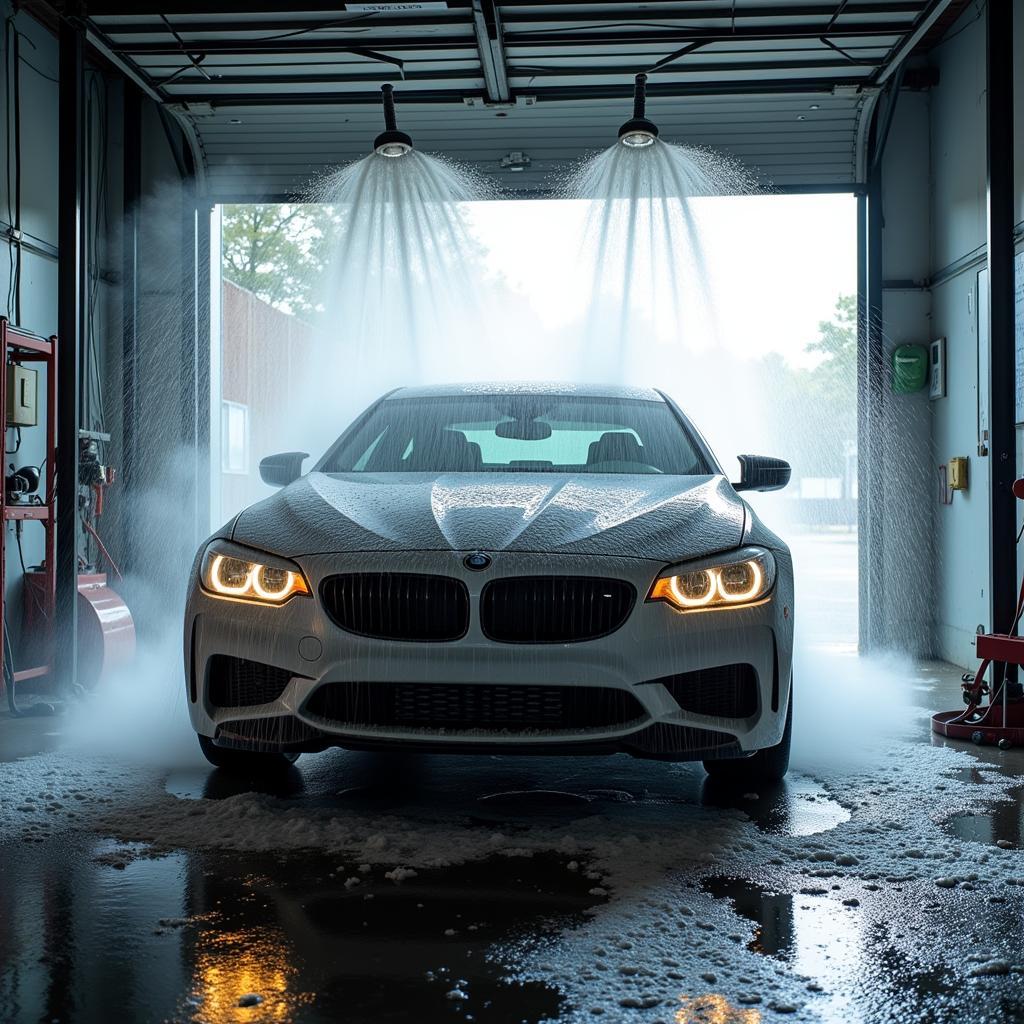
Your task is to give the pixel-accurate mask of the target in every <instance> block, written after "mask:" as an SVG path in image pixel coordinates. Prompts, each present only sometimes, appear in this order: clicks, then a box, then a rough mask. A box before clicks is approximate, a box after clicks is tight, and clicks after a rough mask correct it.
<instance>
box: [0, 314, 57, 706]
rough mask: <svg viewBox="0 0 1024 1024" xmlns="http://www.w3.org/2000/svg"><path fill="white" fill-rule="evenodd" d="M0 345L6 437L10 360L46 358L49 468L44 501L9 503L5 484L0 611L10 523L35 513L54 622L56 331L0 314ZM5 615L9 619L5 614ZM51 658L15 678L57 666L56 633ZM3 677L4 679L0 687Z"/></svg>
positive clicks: (0, 402) (0, 491)
mask: <svg viewBox="0 0 1024 1024" xmlns="http://www.w3.org/2000/svg"><path fill="white" fill-rule="evenodd" d="M0 350H2V352H3V364H4V365H3V372H2V373H0V416H2V417H3V426H4V431H3V437H4V438H6V437H7V363H8V362H15V363H42V364H43V365H44V367H45V369H46V474H45V477H44V480H45V497H44V500H43V504H41V505H21V504H17V505H15V504H8V502H7V489H6V488H5V487H0V521H2V522H0V612H2V611H4V610H5V609H4V606H5V601H6V594H7V524H8V523H9V522H13V521H15V520H26V519H34V520H36V521H38V522H40V523H42V526H43V530H44V532H45V541H44V552H45V554H44V559H43V574H44V575H45V580H46V586H45V595H44V600H45V609H46V616H47V620H48V621H49V622H52V621H53V616H54V609H55V607H56V584H57V572H56V567H57V559H56V555H57V536H56V526H57V522H56V493H55V489H54V486H53V481H54V472H53V471H54V467H55V465H56V461H55V459H56V451H57V337H56V335H51V336H50V337H49V338H42V337H38V336H37V335H34V334H29V333H28V332H27V331H24V330H22V329H21V328H19V327H12V326H11V325H10V323H9V322H8V320H7V318H6V317H0ZM4 621H6V620H4ZM45 650H46V663H45V664H42V665H36V666H33V667H32V668H23V669H20V670H19V671H17V672H15V673H14V681H15V682H21V681H22V680H26V679H37V678H39V677H40V676H46V675H50V674H51V672H52V671H53V650H52V638H51V637H47V638H46V647H45ZM2 689H3V681H2V680H0V690H2Z"/></svg>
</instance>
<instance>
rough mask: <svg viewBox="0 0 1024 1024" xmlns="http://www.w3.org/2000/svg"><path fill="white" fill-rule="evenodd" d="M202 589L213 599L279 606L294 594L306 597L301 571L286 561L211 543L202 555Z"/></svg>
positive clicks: (306, 589)
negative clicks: (219, 598) (220, 598)
mask: <svg viewBox="0 0 1024 1024" xmlns="http://www.w3.org/2000/svg"><path fill="white" fill-rule="evenodd" d="M200 578H201V580H202V583H203V589H204V590H205V591H206V592H207V593H209V594H212V595H213V596H214V597H226V598H232V599H234V600H236V601H253V602H255V603H256V604H269V605H280V604H284V602H285V601H287V600H288V598H290V597H293V596H294V595H296V594H305V595H307V596H308V595H309V584H308V583H307V582H306V577H305V576H303V575H302V570H301V569H300V568H299V567H298V566H297V565H295V563H294V562H289V561H288V560H287V559H285V558H277V557H276V556H274V555H263V554H261V553H259V552H256V551H252V552H249V551H247V550H246V549H245V548H240V547H239V546H238V545H236V544H228V543H225V542H220V543H218V542H216V541H215V542H214V543H213V544H211V545H210V546H209V547H208V548H207V549H206V553H205V554H204V555H203V564H202V568H201V570H200Z"/></svg>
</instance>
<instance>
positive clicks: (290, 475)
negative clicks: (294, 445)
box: [260, 452, 309, 487]
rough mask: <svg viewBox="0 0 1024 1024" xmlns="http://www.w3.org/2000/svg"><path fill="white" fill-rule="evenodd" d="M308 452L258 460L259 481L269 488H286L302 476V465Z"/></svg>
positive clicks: (270, 456)
mask: <svg viewBox="0 0 1024 1024" xmlns="http://www.w3.org/2000/svg"><path fill="white" fill-rule="evenodd" d="M308 458H309V452H281V453H280V454H279V455H268V456H267V457H266V458H265V459H260V479H262V481H263V482H264V483H265V484H270V486H271V487H287V486H288V485H289V484H290V483H291V482H292V481H293V480H298V479H299V477H300V476H302V463H303V462H305V461H306V459H308Z"/></svg>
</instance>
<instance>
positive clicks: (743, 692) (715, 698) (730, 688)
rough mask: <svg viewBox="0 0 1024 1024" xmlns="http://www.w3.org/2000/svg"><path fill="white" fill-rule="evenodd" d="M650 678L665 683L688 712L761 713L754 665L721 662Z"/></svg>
mask: <svg viewBox="0 0 1024 1024" xmlns="http://www.w3.org/2000/svg"><path fill="white" fill-rule="evenodd" d="M649 681H650V682H652V683H661V684H662V686H664V687H665V688H666V689H667V690H668V692H669V693H670V694H672V699H673V700H674V701H675V702H676V703H677V704H678V705H679V706H680V707H681V708H682V709H683V710H684V711H691V712H693V714H695V715H715V716H717V717H719V718H749V717H750V716H751V715H753V714H756V713H757V708H758V685H757V671H756V670H755V668H754V666H753V665H742V664H740V665H721V666H720V667H718V668H706V669H701V670H700V671H699V672H684V673H682V674H680V675H674V676H664V677H663V678H661V679H651V680H649Z"/></svg>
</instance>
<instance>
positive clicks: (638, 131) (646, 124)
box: [619, 73, 658, 149]
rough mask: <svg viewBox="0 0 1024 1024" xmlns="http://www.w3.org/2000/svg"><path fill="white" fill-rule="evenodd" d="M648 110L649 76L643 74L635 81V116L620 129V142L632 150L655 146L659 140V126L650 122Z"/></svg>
mask: <svg viewBox="0 0 1024 1024" xmlns="http://www.w3.org/2000/svg"><path fill="white" fill-rule="evenodd" d="M646 108H647V76H646V75H645V74H643V73H641V74H639V75H637V76H636V78H634V79H633V116H632V117H631V118H630V119H629V120H628V121H627V122H626V123H625V124H624V125H623V126H622V127H621V128H620V129H619V142H621V143H622V144H623V145H624V146H629V147H630V148H632V149H639V148H641V147H643V146H651V145H653V144H654V143H655V142H656V141H657V138H658V126H657V125H656V124H655V123H654V122H653V121H649V120H648V119H647V116H646Z"/></svg>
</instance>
